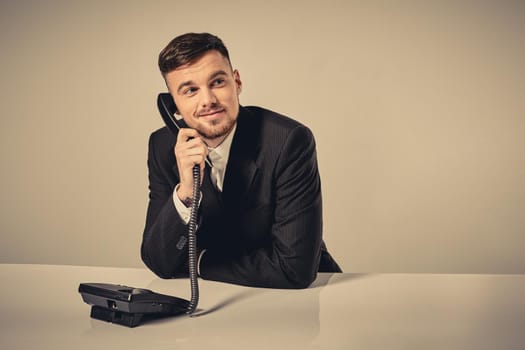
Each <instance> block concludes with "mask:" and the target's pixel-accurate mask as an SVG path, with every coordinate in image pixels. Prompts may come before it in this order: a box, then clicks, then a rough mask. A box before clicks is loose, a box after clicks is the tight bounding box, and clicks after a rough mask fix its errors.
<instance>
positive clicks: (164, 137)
mask: <svg viewBox="0 0 525 350" xmlns="http://www.w3.org/2000/svg"><path fill="white" fill-rule="evenodd" d="M174 142H175V135H173V133H172V132H171V131H170V130H169V129H168V128H167V127H165V126H164V127H162V128H160V129H157V130H155V131H153V132H152V133H151V135H150V144H151V143H153V144H172V143H173V144H174Z"/></svg>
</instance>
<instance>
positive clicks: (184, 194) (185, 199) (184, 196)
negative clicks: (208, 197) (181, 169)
mask: <svg viewBox="0 0 525 350" xmlns="http://www.w3.org/2000/svg"><path fill="white" fill-rule="evenodd" d="M177 197H179V199H180V201H181V202H182V203H183V204H184V205H185V206H186V208H189V207H190V206H191V205H192V203H193V193H192V192H191V191H190V192H188V191H184V190H183V189H182V186H179V188H178V189H177Z"/></svg>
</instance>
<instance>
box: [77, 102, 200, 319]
mask: <svg viewBox="0 0 525 350" xmlns="http://www.w3.org/2000/svg"><path fill="white" fill-rule="evenodd" d="M157 107H158V108H159V112H160V115H161V116H162V119H163V120H164V123H165V124H166V126H167V127H168V128H169V129H170V130H171V131H172V132H173V133H174V134H177V133H178V131H179V129H180V128H185V127H187V126H186V123H184V120H182V119H180V120H177V119H175V112H176V111H177V107H176V105H175V102H174V101H173V98H172V97H171V95H170V94H168V93H160V94H159V96H158V97H157ZM207 162H208V160H207ZM199 186H200V166H199V165H195V166H194V167H193V197H192V205H191V214H190V222H189V225H188V265H189V275H190V286H191V299H190V301H187V300H184V299H181V298H177V297H172V296H168V295H163V294H158V293H155V292H153V291H151V290H147V289H140V288H133V287H127V286H123V285H118V284H108V283H81V284H80V285H79V287H78V291H79V293H80V294H81V295H82V299H83V300H84V301H85V302H86V303H87V304H89V305H91V306H92V307H91V317H92V318H95V319H99V320H103V321H108V322H112V323H117V324H121V325H124V326H128V327H136V326H138V325H140V324H141V323H142V322H143V321H144V320H146V319H152V318H159V317H166V316H172V315H179V314H182V313H186V314H192V313H193V312H194V311H195V310H196V308H197V304H198V302H199V285H198V283H197V238H196V230H197V211H198V205H199V200H200V189H199Z"/></svg>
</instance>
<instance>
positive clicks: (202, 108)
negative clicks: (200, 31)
mask: <svg viewBox="0 0 525 350" xmlns="http://www.w3.org/2000/svg"><path fill="white" fill-rule="evenodd" d="M164 78H165V80H166V84H167V86H168V89H169V91H170V93H171V95H172V96H173V99H174V100H175V104H176V105H177V109H178V113H179V114H180V115H182V117H183V118H184V121H185V122H186V124H188V126H189V127H190V128H192V129H196V130H197V131H198V132H199V133H200V134H201V135H202V136H203V137H204V138H205V140H206V142H207V143H208V146H210V147H215V146H217V145H219V144H220V143H221V142H222V141H223V140H224V138H225V137H226V136H227V135H228V133H229V132H230V131H231V129H232V127H233V125H234V124H235V121H236V120H237V115H238V114H239V94H240V93H241V86H242V83H241V79H240V77H239V72H238V71H237V70H235V71H233V70H232V68H231V66H230V63H229V62H228V59H226V58H225V57H223V56H222V55H221V54H220V53H219V52H218V51H215V50H211V51H208V52H206V53H205V54H204V55H203V56H202V57H200V58H199V59H197V60H196V61H194V62H191V63H189V64H186V65H183V66H180V67H178V68H177V69H175V70H174V71H172V72H169V73H168V74H166V75H165V77H164Z"/></svg>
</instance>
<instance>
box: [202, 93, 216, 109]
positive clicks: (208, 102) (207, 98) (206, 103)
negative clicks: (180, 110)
mask: <svg viewBox="0 0 525 350" xmlns="http://www.w3.org/2000/svg"><path fill="white" fill-rule="evenodd" d="M216 104H217V97H216V96H215V94H214V93H213V91H212V90H211V89H202V94H201V107H202V108H210V107H212V106H215V105H216Z"/></svg>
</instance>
